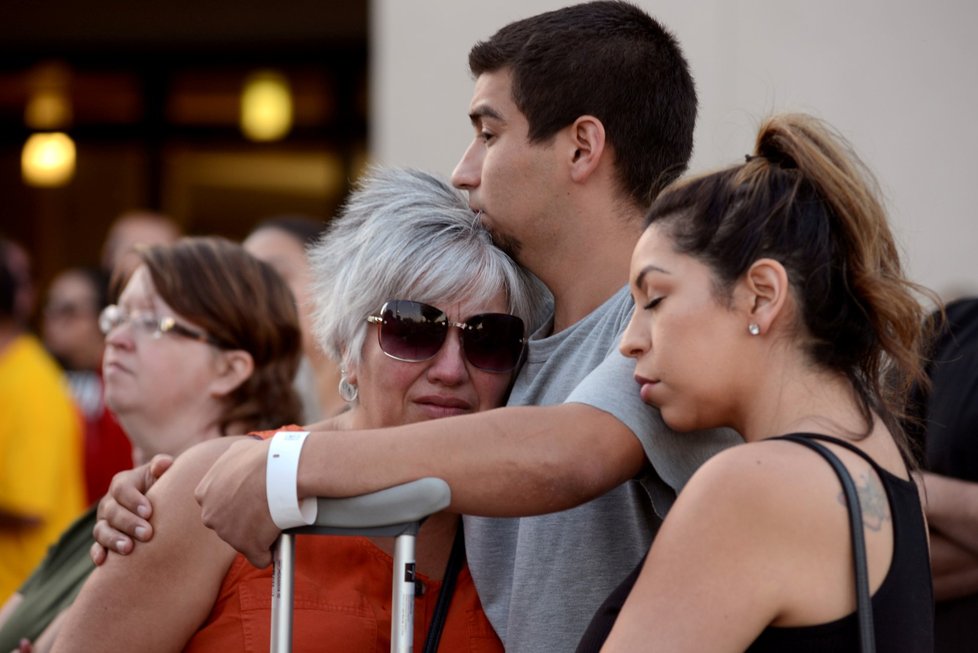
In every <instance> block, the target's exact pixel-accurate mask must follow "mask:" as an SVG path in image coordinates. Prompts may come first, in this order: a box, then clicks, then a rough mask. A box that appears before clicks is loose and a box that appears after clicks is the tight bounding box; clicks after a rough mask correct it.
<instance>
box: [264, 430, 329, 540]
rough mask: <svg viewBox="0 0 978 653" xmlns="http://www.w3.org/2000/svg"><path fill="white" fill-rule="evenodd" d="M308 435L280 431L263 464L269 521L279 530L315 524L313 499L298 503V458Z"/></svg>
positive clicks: (315, 510)
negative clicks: (270, 519)
mask: <svg viewBox="0 0 978 653" xmlns="http://www.w3.org/2000/svg"><path fill="white" fill-rule="evenodd" d="M308 435H309V431H279V432H278V433H276V434H275V436H274V437H273V438H272V442H271V445H270V446H269V447H268V458H267V460H266V462H265V493H266V494H267V496H268V511H269V512H270V513H271V514H272V521H273V522H275V525H276V526H278V527H279V528H280V529H282V530H285V529H286V528H295V527H296V526H308V525H309V524H311V523H313V522H314V521H316V512H317V505H316V497H307V498H305V499H303V500H302V502H301V503H300V502H299V494H298V474H299V454H300V453H301V452H302V445H303V443H305V441H306V436H308Z"/></svg>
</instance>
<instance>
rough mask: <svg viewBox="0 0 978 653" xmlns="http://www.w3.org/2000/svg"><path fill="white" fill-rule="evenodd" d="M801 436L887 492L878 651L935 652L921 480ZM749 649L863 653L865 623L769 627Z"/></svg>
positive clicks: (587, 645)
mask: <svg viewBox="0 0 978 653" xmlns="http://www.w3.org/2000/svg"><path fill="white" fill-rule="evenodd" d="M795 435H797V436H801V437H805V438H811V439H814V440H823V441H826V442H831V443H833V444H837V445H839V446H841V447H844V448H846V449H849V450H850V451H852V452H853V453H855V454H856V455H858V456H860V457H861V458H863V459H864V460H865V461H866V462H868V463H869V464H870V465H871V466H872V467H873V469H874V470H876V473H877V475H878V476H879V478H880V481H881V483H882V484H883V487H884V488H885V490H886V497H887V500H888V501H889V504H890V515H891V518H892V520H893V557H892V560H891V562H890V569H889V571H888V572H887V574H886V578H884V579H883V583H882V584H881V585H880V587H879V589H877V590H876V593H875V594H873V597H872V603H873V619H874V626H875V631H876V650H877V651H878V653H931V652H932V651H933V650H934V593H933V587H932V584H931V575H930V557H929V551H928V549H927V529H926V527H925V525H924V519H923V514H922V512H921V508H920V499H919V496H918V494H917V486H916V484H914V483H913V482H912V481H906V480H903V479H902V478H899V477H898V476H894V475H893V474H891V473H890V472H888V471H886V470H885V469H883V468H882V467H880V466H879V465H878V464H876V462H875V461H874V460H873V459H872V458H870V457H869V456H868V455H867V454H865V453H864V452H863V451H861V450H860V449H859V448H857V447H855V446H853V445H852V444H850V443H848V442H846V441H844V440H840V439H838V438H833V437H829V436H826V435H816V434H811V433H798V434H795ZM785 437H787V436H782V437H780V438H772V439H776V440H780V439H784V438H785ZM643 563H644V560H643V561H642V562H640V563H639V565H638V567H636V569H635V570H634V571H633V572H632V573H631V574H629V576H628V578H626V579H625V580H624V581H623V582H622V584H621V585H620V586H619V587H618V588H617V589H615V591H614V592H612V593H611V595H610V596H609V597H608V599H607V600H606V601H605V602H604V604H603V605H602V606H601V607H600V608H599V609H598V612H597V613H596V614H595V615H594V618H593V619H592V621H591V624H590V625H589V626H588V628H587V631H585V633H584V636H583V637H582V639H581V642H580V644H579V646H578V648H577V653H591V652H596V651H598V650H600V648H601V646H602V644H604V641H605V639H607V637H608V633H609V632H610V631H611V627H612V625H613V624H614V622H615V619H616V618H617V616H618V613H619V611H620V610H621V606H622V604H623V603H624V602H625V599H626V598H627V597H628V593H629V592H630V591H631V588H632V587H633V586H634V585H635V581H636V579H637V578H638V575H639V573H640V572H641V569H642V564H643ZM853 591H855V589H853ZM704 627H706V628H708V627H709V624H704ZM649 628H655V624H654V623H650V624H649ZM747 651H748V652H749V653H765V652H767V651H779V652H781V653H784V652H787V651H790V652H791V653H809V652H811V653H816V652H817V653H822V652H824V651H832V652H833V653H844V652H847V651H852V652H853V653H858V651H859V626H858V622H857V620H856V613H855V612H853V613H851V614H849V615H847V616H845V617H842V618H841V619H837V620H835V621H831V622H828V623H824V624H817V625H814V626H801V627H796V628H777V627H774V626H769V627H768V628H765V629H764V631H762V632H761V634H760V635H759V636H758V638H757V639H756V640H754V643H753V644H751V645H750V647H748V649H747Z"/></svg>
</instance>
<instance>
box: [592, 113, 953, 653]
mask: <svg viewBox="0 0 978 653" xmlns="http://www.w3.org/2000/svg"><path fill="white" fill-rule="evenodd" d="M630 281H631V284H632V295H633V298H634V300H635V313H634V315H633V317H632V320H631V323H630V324H629V326H628V328H627V330H626V331H625V333H624V335H623V338H622V342H621V351H622V353H623V354H625V355H626V356H630V357H632V358H634V359H635V366H636V367H635V380H636V381H637V382H638V383H639V384H640V386H641V395H642V398H643V400H644V401H645V402H647V403H649V404H651V405H653V406H656V407H658V408H659V410H660V411H661V412H662V417H663V419H664V420H665V422H666V423H667V424H668V425H669V426H671V427H672V428H674V429H676V430H679V431H693V430H696V429H704V428H711V427H718V426H729V427H733V428H734V429H736V430H737V431H738V432H739V433H740V434H741V435H742V436H743V438H744V440H745V441H746V442H747V443H748V444H747V446H738V447H733V448H732V449H729V450H727V451H724V452H722V453H720V454H718V455H716V456H715V457H714V458H712V459H711V460H709V461H708V462H707V463H706V464H705V465H703V467H702V468H701V469H700V470H699V471H698V472H697V473H696V474H695V475H694V476H693V477H692V478H691V479H690V481H689V483H688V484H687V485H686V487H685V488H684V489H683V491H682V492H681V494H680V496H679V498H678V499H677V501H676V503H675V505H674V506H673V508H672V510H671V511H670V513H669V515H668V517H667V519H666V520H665V522H664V523H663V526H662V528H661V529H660V531H659V533H658V535H657V536H656V539H655V543H654V545H653V546H652V548H651V550H650V552H649V554H648V556H647V559H646V561H645V563H644V565H643V566H642V567H641V568H640V569H638V570H636V573H635V574H634V575H633V577H632V578H630V579H628V580H627V581H626V583H625V584H624V585H623V587H622V588H620V591H619V592H617V593H616V594H617V598H616V597H615V596H613V597H611V598H610V599H609V603H608V604H606V606H605V608H604V609H603V610H602V611H601V612H599V613H598V615H596V617H595V620H594V622H592V624H591V628H590V629H589V631H588V633H587V634H586V636H585V639H584V641H582V644H581V648H580V649H579V650H581V651H583V650H597V648H598V647H600V646H601V645H602V643H604V647H603V648H602V649H601V650H603V651H645V650H648V651H713V652H716V651H745V650H746V651H775V650H776V651H794V652H798V651H849V650H852V651H857V650H860V646H862V647H863V648H862V649H861V650H871V649H870V648H868V647H869V646H870V645H871V644H872V643H873V642H870V641H867V640H873V641H874V642H875V646H876V649H875V650H878V651H908V652H909V651H913V652H914V653H922V652H926V651H930V650H932V649H933V635H932V627H933V593H932V589H931V577H930V569H929V564H928V548H927V535H926V527H925V523H924V519H923V514H922V510H921V504H920V498H919V496H918V493H917V488H916V486H915V484H914V482H913V480H912V478H911V475H910V466H911V465H912V463H911V460H912V459H911V457H910V455H909V453H908V450H907V447H906V445H905V442H904V436H903V433H902V432H901V431H900V428H899V426H898V418H899V417H900V416H901V407H902V406H903V405H904V394H905V393H906V391H907V389H908V388H909V387H910V384H911V383H912V382H913V381H915V380H920V379H921V378H922V371H921V361H920V355H919V353H918V349H919V347H920V344H921V340H922V334H921V332H920V328H919V325H920V324H921V323H922V318H923V315H924V309H922V308H921V306H920V304H919V303H918V302H917V300H916V299H915V294H917V293H919V292H926V291H923V290H922V289H920V288H918V287H917V286H915V285H914V284H912V283H910V282H909V281H908V280H907V279H906V278H905V277H904V275H903V272H902V270H901V266H900V259H899V255H898V252H897V248H896V245H895V243H894V241H893V236H892V234H891V232H890V228H889V226H888V224H887V221H886V216H885V213H884V210H883V207H882V205H881V202H880V200H879V199H878V191H877V189H876V186H875V183H874V182H873V180H872V177H871V175H870V174H869V173H868V171H866V170H865V169H864V168H863V166H862V164H861V163H860V161H859V159H858V158H857V157H856V156H855V155H854V154H853V153H852V152H851V151H850V150H849V148H848V146H847V145H846V143H845V141H844V140H843V139H841V138H840V137H838V136H837V135H835V134H834V133H833V132H832V131H831V130H830V129H829V128H827V127H826V126H825V125H824V124H823V123H821V122H819V121H817V120H815V119H814V118H811V117H808V116H804V115H782V116H776V117H773V118H771V119H769V120H768V121H767V122H765V123H764V125H763V126H762V127H761V130H760V133H759V134H758V137H757V144H756V149H755V152H754V154H752V155H748V156H747V157H746V161H745V162H744V163H743V164H740V165H737V166H734V167H731V168H728V169H726V170H721V171H719V172H716V173H713V174H709V175H706V176H702V177H698V178H692V179H686V180H684V181H681V182H679V183H677V184H674V185H673V186H672V187H670V188H668V189H667V190H666V191H664V193H663V194H662V195H661V196H660V197H659V199H658V200H657V201H656V203H655V204H654V205H653V207H652V209H651V211H650V213H649V216H648V228H647V230H646V232H645V234H644V235H643V237H642V238H641V240H640V241H639V243H638V245H637V246H636V248H635V251H634V253H633V256H632V262H631V272H630ZM785 436H790V437H791V438H792V439H787V438H786V437H785ZM690 437H695V435H693V434H691V435H690ZM813 443H814V444H813ZM818 445H821V446H822V447H823V449H824V450H828V452H829V456H830V457H831V456H832V455H834V456H835V458H836V459H837V461H839V462H841V469H840V471H839V472H836V471H835V470H834V469H833V467H832V466H831V464H830V463H829V462H828V459H827V458H823V456H822V455H819V453H818V451H815V450H813V448H817V447H818ZM845 475H848V476H849V477H851V479H852V481H853V486H854V489H855V492H854V498H853V503H855V504H858V506H859V507H860V508H861V520H860V519H859V510H852V509H850V507H847V502H846V499H845V496H844V492H843V487H844V486H843V481H842V480H841V479H842V478H843V477H844V476H845ZM856 499H858V500H856ZM850 515H856V518H855V520H854V523H856V524H858V526H857V528H856V529H851V528H850V521H849V519H850ZM859 533H861V534H862V536H863V539H864V540H865V542H864V546H863V549H864V551H865V559H866V560H867V561H868V565H867V569H868V571H867V574H866V577H867V578H868V582H866V583H865V586H866V587H867V591H866V593H865V594H864V595H865V596H866V599H867V604H864V607H863V608H862V609H861V610H859V611H857V591H856V587H857V580H856V577H857V572H855V571H854V559H855V557H856V556H857V554H856V553H854V551H855V550H856V548H857V547H858V545H854V543H853V539H852V537H853V535H854V534H855V535H858V534H859ZM633 585H634V586H633ZM629 590H630V594H629ZM626 596H627V600H624V599H625V597H626ZM870 597H871V598H870ZM623 600H624V605H621V601H623ZM616 603H617V605H618V606H621V612H620V615H618V617H617V621H615V615H616V614H617V606H616ZM870 607H871V609H867V608H870ZM860 620H863V621H865V622H869V621H871V622H872V624H869V623H867V627H866V628H865V629H863V631H862V634H861V632H860ZM612 624H613V628H611V632H610V636H608V637H607V641H606V642H605V641H604V640H605V636H606V635H607V631H608V628H610V627H611V625H612Z"/></svg>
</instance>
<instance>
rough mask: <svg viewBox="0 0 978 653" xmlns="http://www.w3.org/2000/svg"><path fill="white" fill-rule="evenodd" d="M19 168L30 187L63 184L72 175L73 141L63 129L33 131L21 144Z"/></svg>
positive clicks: (73, 165)
mask: <svg viewBox="0 0 978 653" xmlns="http://www.w3.org/2000/svg"><path fill="white" fill-rule="evenodd" d="M20 170H21V174H22V175H23V177H24V181H25V182H26V183H28V184H30V185H31V186H46V187H51V186H63V185H64V184H66V183H68V181H69V180H70V179H71V177H72V175H74V174H75V142H74V141H73V140H71V137H70V136H68V134H65V133H63V132H47V133H39V134H32V135H31V137H30V138H28V139H27V142H26V143H24V149H23V151H22V152H21V155H20Z"/></svg>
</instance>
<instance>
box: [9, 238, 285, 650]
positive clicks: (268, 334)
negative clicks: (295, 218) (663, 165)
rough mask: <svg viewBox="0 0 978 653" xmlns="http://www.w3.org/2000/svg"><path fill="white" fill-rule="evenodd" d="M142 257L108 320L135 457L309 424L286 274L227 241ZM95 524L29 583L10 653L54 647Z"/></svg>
mask: <svg viewBox="0 0 978 653" xmlns="http://www.w3.org/2000/svg"><path fill="white" fill-rule="evenodd" d="M139 259H140V264H139V266H138V267H137V268H136V270H135V271H134V272H133V273H132V276H131V277H130V278H129V279H128V282H127V283H125V288H124V289H123V290H122V293H121V295H120V296H119V298H118V304H115V305H110V306H108V307H106V308H105V309H104V310H103V311H102V313H101V315H100V327H101V329H102V331H103V332H104V333H105V340H106V352H105V355H104V360H103V373H104V380H105V402H106V404H107V406H108V407H109V408H110V409H111V410H112V411H113V412H114V413H115V415H116V417H117V418H118V420H119V423H120V424H121V425H122V427H123V428H124V429H125V431H126V433H127V435H128V436H129V438H130V440H131V441H132V443H133V445H134V448H135V450H136V451H138V452H142V454H143V455H145V456H152V455H155V454H158V453H165V454H168V455H170V456H174V457H176V456H179V455H181V454H182V453H183V452H184V451H185V450H187V449H188V448H190V447H192V446H193V445H195V444H197V443H200V442H204V441H207V440H215V439H220V438H221V436H224V435H227V434H237V433H244V432H247V431H250V430H254V429H263V428H270V427H273V426H277V425H279V424H282V423H290V422H293V421H295V420H296V419H298V415H299V414H300V412H299V400H298V397H297V396H296V395H295V394H294V392H293V391H292V389H291V388H292V386H291V379H292V377H293V376H294V375H295V371H296V369H297V367H298V361H299V355H300V342H301V341H300V335H299V324H298V317H297V315H296V310H295V306H294V302H293V301H292V298H291V295H290V294H289V290H288V287H287V286H286V285H285V283H284V282H283V281H282V280H281V278H280V277H279V276H278V274H276V273H275V271H274V270H272V268H271V267H269V266H268V265H266V264H264V263H261V262H260V261H258V260H257V259H255V258H254V257H252V256H251V255H250V254H248V253H246V252H245V251H244V250H243V249H242V248H241V247H240V246H238V245H235V244H233V243H231V242H229V241H226V240H222V239H216V238H187V239H184V240H181V241H179V242H177V243H176V244H174V245H170V246H157V247H152V248H150V249H147V250H144V251H142V252H140V253H139ZM94 523H95V509H94V507H93V508H92V509H91V510H90V511H89V512H88V513H87V514H86V515H84V516H83V517H82V518H80V519H79V520H78V521H77V522H75V524H73V525H72V526H71V527H70V528H69V529H68V530H67V531H66V532H65V533H64V535H62V538H61V540H60V541H59V542H58V543H57V544H56V545H55V547H54V548H53V549H52V550H51V551H50V552H49V554H48V556H47V558H46V559H45V560H44V562H43V563H42V564H41V566H40V567H38V569H37V570H36V571H35V572H34V575H33V576H32V577H31V579H30V580H28V582H27V583H26V584H25V585H24V587H23V588H22V593H21V596H20V601H19V604H18V605H17V607H16V609H12V610H11V611H10V612H9V613H7V614H6V615H5V617H4V620H3V621H4V625H3V628H2V629H0V645H2V647H3V648H0V650H2V651H3V652H4V653H7V652H8V651H10V650H11V649H12V648H13V647H14V646H16V645H17V644H18V642H19V640H20V639H21V638H25V639H27V640H29V641H34V646H35V650H36V651H40V650H47V649H48V648H49V647H50V644H51V641H52V638H53V636H54V635H55V634H56V632H57V626H54V627H53V628H51V629H50V631H49V632H48V633H46V634H44V635H43V636H42V635H41V633H42V632H43V631H44V629H45V628H46V627H48V625H49V624H50V623H51V622H52V621H53V620H54V619H55V617H56V615H58V614H59V613H60V612H61V611H62V610H64V609H65V608H66V607H68V606H70V605H71V603H72V601H73V600H74V599H75V596H76V595H77V594H78V592H79V589H80V588H81V586H82V584H83V583H84V582H85V579H86V578H87V577H88V576H89V574H90V573H91V572H92V570H93V569H94V565H93V564H92V562H91V559H90V558H89V555H88V552H89V548H90V547H91V545H92V539H91V531H92V526H93V525H94ZM135 579H138V576H136V577H134V580H135ZM113 649H114V650H122V649H116V648H114V647H108V648H107V649H106V650H113Z"/></svg>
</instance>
